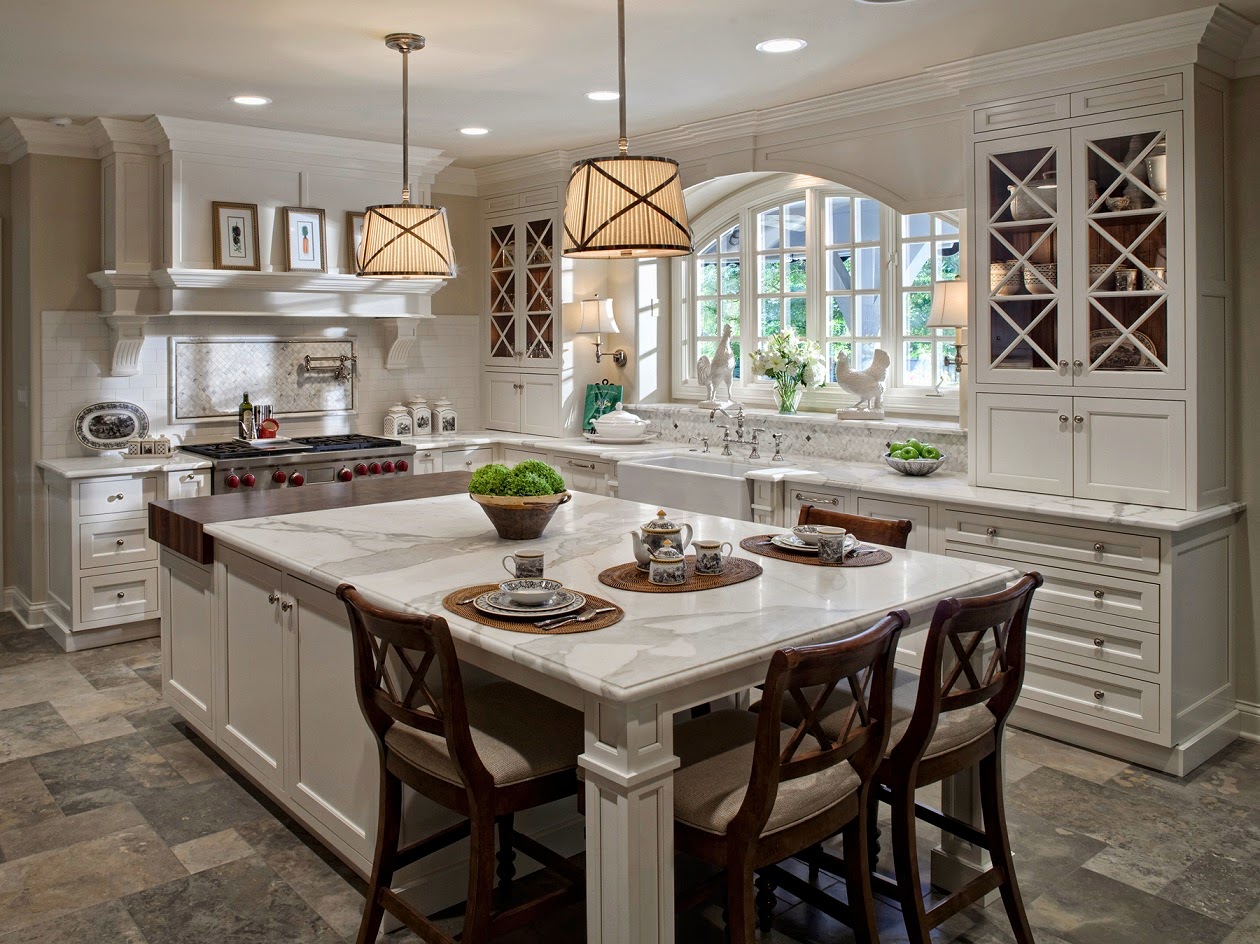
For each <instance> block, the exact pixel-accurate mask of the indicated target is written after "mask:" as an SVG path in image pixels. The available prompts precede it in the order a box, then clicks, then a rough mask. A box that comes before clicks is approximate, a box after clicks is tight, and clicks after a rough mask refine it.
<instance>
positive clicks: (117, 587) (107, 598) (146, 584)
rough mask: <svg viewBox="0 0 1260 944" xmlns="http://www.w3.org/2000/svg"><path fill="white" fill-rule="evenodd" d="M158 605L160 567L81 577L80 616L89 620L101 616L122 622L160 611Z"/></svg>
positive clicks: (92, 620) (101, 618) (85, 620)
mask: <svg viewBox="0 0 1260 944" xmlns="http://www.w3.org/2000/svg"><path fill="white" fill-rule="evenodd" d="M157 609H158V569H157V568H156V567H148V568H145V569H144V570H129V571H126V572H125V573H121V574H98V575H96V576H94V577H80V578H79V619H80V620H82V621H83V622H85V623H88V622H94V621H98V620H115V621H117V622H122V621H123V620H128V619H137V618H139V617H143V616H150V615H156V613H157Z"/></svg>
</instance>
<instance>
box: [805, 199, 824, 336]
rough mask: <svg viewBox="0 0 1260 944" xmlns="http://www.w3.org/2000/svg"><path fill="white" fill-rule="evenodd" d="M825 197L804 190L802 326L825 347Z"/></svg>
mask: <svg viewBox="0 0 1260 944" xmlns="http://www.w3.org/2000/svg"><path fill="white" fill-rule="evenodd" d="M825 203H826V201H825V200H823V198H822V197H821V196H820V195H819V193H818V191H816V190H808V191H806V193H805V330H806V334H807V335H808V337H809V338H811V339H812V340H814V341H817V342H819V344H821V345H822V347H823V350H824V351H825V350H826V347H827V341H826V337H825V335H826V325H825V319H824V316H823V310H824V308H825V307H826V305H825V304H824V294H825V293H824V291H823V273H824V271H825V269H824V268H823V256H824V255H825V250H824V249H823V248H822V247H823V244H824V243H825V242H826V238H825V236H824V235H823V233H824V230H823V218H822V213H823V209H822V208H823V206H824V205H825Z"/></svg>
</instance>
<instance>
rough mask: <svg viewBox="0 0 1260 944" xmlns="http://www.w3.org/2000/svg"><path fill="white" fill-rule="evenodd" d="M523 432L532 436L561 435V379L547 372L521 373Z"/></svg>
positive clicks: (521, 428) (521, 427)
mask: <svg viewBox="0 0 1260 944" xmlns="http://www.w3.org/2000/svg"><path fill="white" fill-rule="evenodd" d="M520 394H521V396H520V402H521V420H520V422H521V426H520V430H521V432H522V433H528V434H529V435H531V436H558V435H560V380H559V378H558V377H555V376H552V375H546V374H522V375H521V389H520Z"/></svg>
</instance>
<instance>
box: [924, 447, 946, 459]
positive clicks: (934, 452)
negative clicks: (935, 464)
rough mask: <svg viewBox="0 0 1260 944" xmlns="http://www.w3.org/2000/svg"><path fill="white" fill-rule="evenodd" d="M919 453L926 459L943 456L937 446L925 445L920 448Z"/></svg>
mask: <svg viewBox="0 0 1260 944" xmlns="http://www.w3.org/2000/svg"><path fill="white" fill-rule="evenodd" d="M919 455H921V456H922V457H923V458H924V459H939V458H940V457H941V451H940V450H939V449H937V448H936V447H935V446H923V447H922V448H921V449H920V450H919Z"/></svg>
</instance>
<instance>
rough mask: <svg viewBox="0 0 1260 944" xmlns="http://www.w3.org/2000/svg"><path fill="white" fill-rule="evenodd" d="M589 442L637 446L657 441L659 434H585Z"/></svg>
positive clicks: (605, 444) (604, 444)
mask: <svg viewBox="0 0 1260 944" xmlns="http://www.w3.org/2000/svg"><path fill="white" fill-rule="evenodd" d="M582 435H583V436H584V437H585V438H586V441H587V442H593V443H599V444H600V445H603V446H637V445H639V444H640V443H645V442H647V441H648V440H651V439H655V438H656V437H657V436H659V435H660V434H659V433H654V432H653V433H635V434H634V435H633V436H616V435H613V436H601V435H600V434H599V433H583V434H582Z"/></svg>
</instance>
